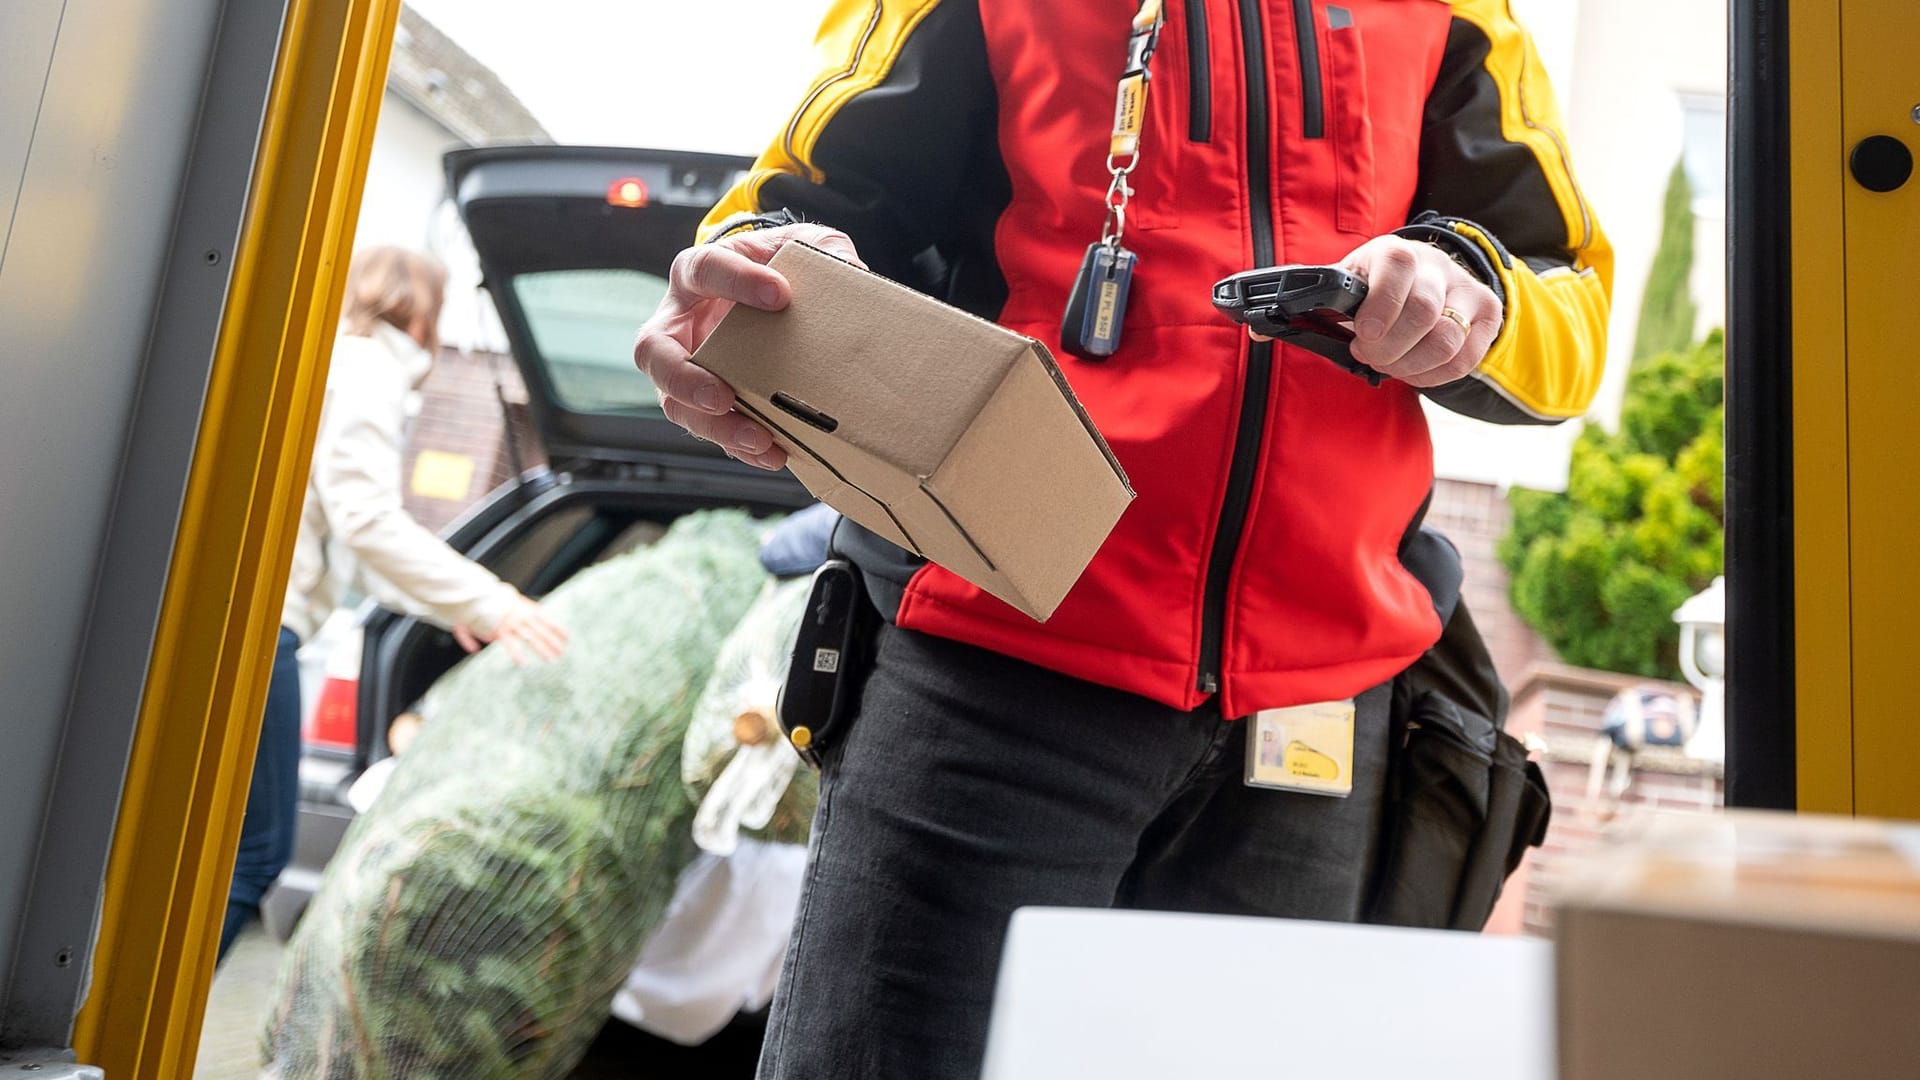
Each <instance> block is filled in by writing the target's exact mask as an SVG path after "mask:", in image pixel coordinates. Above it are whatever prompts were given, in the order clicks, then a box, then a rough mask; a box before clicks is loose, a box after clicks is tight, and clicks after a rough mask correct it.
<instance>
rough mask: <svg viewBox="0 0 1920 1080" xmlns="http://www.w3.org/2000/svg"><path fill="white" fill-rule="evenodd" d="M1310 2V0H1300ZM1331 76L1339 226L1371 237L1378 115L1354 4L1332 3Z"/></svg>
mask: <svg viewBox="0 0 1920 1080" xmlns="http://www.w3.org/2000/svg"><path fill="white" fill-rule="evenodd" d="M1300 2H1301V4H1302V6H1305V5H1306V3H1307V0H1300ZM1326 11H1327V48H1326V55H1325V57H1324V59H1325V67H1326V78H1327V80H1328V81H1329V82H1330V83H1331V85H1333V86H1334V87H1337V88H1338V90H1339V98H1338V100H1337V101H1336V102H1335V105H1336V107H1335V108H1333V109H1332V110H1330V113H1331V115H1330V116H1328V117H1327V118H1326V119H1327V128H1328V131H1327V135H1328V136H1329V137H1330V138H1331V139H1332V141H1333V146H1332V149H1333V154H1334V159H1335V161H1336V165H1335V168H1334V175H1335V178H1336V185H1337V190H1336V192H1335V212H1334V227H1335V228H1337V229H1339V230H1340V231H1341V232H1346V233H1355V234H1359V235H1363V236H1371V235H1373V234H1374V233H1375V232H1378V231H1379V229H1378V228H1377V227H1376V226H1377V224H1378V223H1377V222H1375V221H1374V218H1375V216H1376V215H1375V214H1374V162H1373V143H1374V139H1373V119H1372V116H1371V114H1370V112H1369V109H1368V104H1367V57H1366V52H1365V51H1364V50H1363V49H1362V48H1361V41H1362V39H1361V34H1360V31H1361V27H1360V25H1359V24H1358V23H1357V22H1355V20H1354V12H1353V9H1352V8H1349V7H1346V6H1343V5H1339V4H1328V5H1327V9H1326Z"/></svg>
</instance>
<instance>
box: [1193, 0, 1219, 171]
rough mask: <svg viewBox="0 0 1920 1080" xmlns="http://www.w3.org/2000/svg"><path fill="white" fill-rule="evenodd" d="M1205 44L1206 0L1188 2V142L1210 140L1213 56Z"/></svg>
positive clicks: (1211, 131)
mask: <svg viewBox="0 0 1920 1080" xmlns="http://www.w3.org/2000/svg"><path fill="white" fill-rule="evenodd" d="M1209 52H1210V49H1209V43H1208V41H1207V0H1187V139H1188V140H1189V141H1191V142H1197V143H1203V142H1209V141H1211V140H1212V139H1213V80H1212V78H1211V71H1212V57H1211V56H1210V55H1208V54H1209Z"/></svg>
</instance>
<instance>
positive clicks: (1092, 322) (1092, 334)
mask: <svg viewBox="0 0 1920 1080" xmlns="http://www.w3.org/2000/svg"><path fill="white" fill-rule="evenodd" d="M1135 261H1136V257H1135V255H1134V254H1133V252H1131V251H1128V250H1127V249H1126V248H1123V247H1121V246H1120V245H1119V244H1117V243H1116V244H1109V243H1106V242H1104V241H1101V242H1098V243H1094V244H1089V245H1088V246H1087V254H1086V257H1085V258H1084V259H1082V260H1081V261H1080V273H1079V275H1078V276H1077V277H1075V278H1074V279H1073V293H1072V295H1071V296H1069V297H1068V298H1067V311H1066V315H1065V317H1064V318H1062V319H1061V320H1060V344H1061V346H1062V347H1063V348H1065V349H1066V350H1067V351H1068V352H1070V353H1072V354H1073V355H1075V356H1078V357H1080V358H1081V359H1083V360H1105V359H1106V358H1107V357H1109V356H1112V355H1113V354H1114V353H1115V352H1117V351H1118V350H1119V348H1120V325H1121V323H1122V321H1123V320H1124V319H1125V318H1126V314H1127V293H1128V291H1129V289H1130V288H1131V286H1132V285H1133V266H1134V262H1135Z"/></svg>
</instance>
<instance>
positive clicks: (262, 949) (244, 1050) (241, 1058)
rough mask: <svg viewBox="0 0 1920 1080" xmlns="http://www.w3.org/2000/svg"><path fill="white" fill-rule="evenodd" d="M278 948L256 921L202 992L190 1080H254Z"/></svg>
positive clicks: (278, 958)
mask: <svg viewBox="0 0 1920 1080" xmlns="http://www.w3.org/2000/svg"><path fill="white" fill-rule="evenodd" d="M281 948H282V947H281V945H280V943H279V942H278V941H275V940H273V937H272V936H271V935H269V934H268V933H266V931H264V930H261V929H260V925H259V924H258V923H255V924H254V925H253V926H252V927H250V928H248V929H247V930H246V931H245V932H243V933H242V934H241V935H240V937H239V938H238V939H237V940H235V941H234V943H233V951H232V952H230V953H228V954H227V962H226V963H224V964H222V965H220V970H219V972H217V973H216V974H215V975H214V977H213V990H212V992H211V993H209V994H208V995H207V1019H206V1023H205V1024H204V1025H203V1026H202V1027H201V1028H200V1059H199V1061H198V1062H197V1063H196V1064H195V1065H194V1069H193V1076H194V1080H254V1078H255V1077H257V1076H259V1075H260V1031H261V1027H262V1022H263V1020H264V1018H265V1016H266V1010H267V1009H268V1008H269V1007H270V1005H271V1004H272V998H273V980H274V976H275V975H276V974H277V973H278V972H279V970H280V953H281Z"/></svg>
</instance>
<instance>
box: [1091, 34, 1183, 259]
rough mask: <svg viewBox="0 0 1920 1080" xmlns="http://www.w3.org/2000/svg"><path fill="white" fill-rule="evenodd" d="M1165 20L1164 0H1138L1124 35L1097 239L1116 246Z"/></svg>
mask: <svg viewBox="0 0 1920 1080" xmlns="http://www.w3.org/2000/svg"><path fill="white" fill-rule="evenodd" d="M1166 22H1167V13H1166V8H1165V7H1164V3H1163V0H1140V9H1139V11H1138V12H1136V13H1135V14H1134V16H1133V33H1132V35H1131V36H1129V37H1128V38H1127V66H1126V69H1125V70H1124V71H1122V72H1121V73H1120V87H1119V90H1118V92H1117V93H1116V94H1115V96H1114V103H1113V137H1112V138H1111V139H1110V140H1109V141H1108V143H1107V173H1108V175H1110V176H1111V177H1112V178H1113V179H1112V182H1111V183H1109V184H1108V185H1107V195H1106V206H1107V222H1106V225H1105V226H1104V227H1103V228H1102V229H1101V230H1100V241H1101V243H1104V244H1106V245H1108V246H1110V247H1118V246H1119V244H1120V237H1121V234H1123V233H1124V232H1126V229H1127V200H1129V199H1131V198H1132V197H1133V185H1131V184H1129V183H1128V182H1127V178H1128V177H1129V176H1131V175H1132V174H1133V170H1134V169H1135V168H1136V167H1137V166H1139V164H1140V131H1141V128H1142V127H1144V126H1145V125H1146V121H1147V85H1148V83H1149V82H1151V81H1152V79H1153V74H1152V72H1151V71H1150V70H1149V68H1150V66H1151V64H1152V62H1153V51H1154V49H1155V48H1156V47H1157V46H1158V45H1159V44H1160V28H1161V27H1162V26H1165V25H1166Z"/></svg>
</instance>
